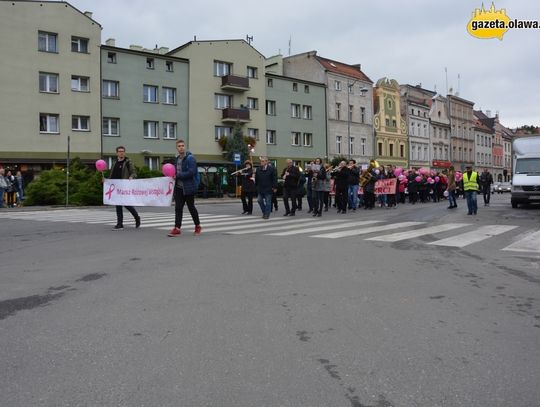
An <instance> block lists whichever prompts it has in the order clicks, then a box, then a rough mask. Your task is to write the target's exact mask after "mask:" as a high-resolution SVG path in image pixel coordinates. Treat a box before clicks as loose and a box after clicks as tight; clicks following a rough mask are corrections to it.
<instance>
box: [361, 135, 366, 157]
mask: <svg viewBox="0 0 540 407" xmlns="http://www.w3.org/2000/svg"><path fill="white" fill-rule="evenodd" d="M366 142H367V139H365V138H363V137H362V138H361V139H360V149H361V151H362V153H361V154H362V155H366Z"/></svg>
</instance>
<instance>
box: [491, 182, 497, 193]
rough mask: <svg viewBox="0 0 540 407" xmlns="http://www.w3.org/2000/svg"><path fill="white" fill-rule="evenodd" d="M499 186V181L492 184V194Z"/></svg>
mask: <svg viewBox="0 0 540 407" xmlns="http://www.w3.org/2000/svg"><path fill="white" fill-rule="evenodd" d="M498 186H499V184H497V183H493V184H491V187H490V189H491V193H492V194H494V193H495V191H496V190H497V187H498Z"/></svg>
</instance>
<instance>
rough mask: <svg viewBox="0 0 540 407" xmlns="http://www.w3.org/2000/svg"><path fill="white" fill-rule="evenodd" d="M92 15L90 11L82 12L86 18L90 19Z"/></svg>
mask: <svg viewBox="0 0 540 407" xmlns="http://www.w3.org/2000/svg"><path fill="white" fill-rule="evenodd" d="M93 14H94V13H92V12H91V11H85V12H84V15H85V16H86V17H88V18H92V15H93Z"/></svg>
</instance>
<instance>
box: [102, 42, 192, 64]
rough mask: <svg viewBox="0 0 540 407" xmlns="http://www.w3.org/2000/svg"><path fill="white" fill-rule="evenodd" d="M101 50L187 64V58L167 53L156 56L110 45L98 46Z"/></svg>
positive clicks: (155, 53) (154, 53)
mask: <svg viewBox="0 0 540 407" xmlns="http://www.w3.org/2000/svg"><path fill="white" fill-rule="evenodd" d="M100 48H101V49H104V50H109V51H118V52H124V53H126V54H136V55H144V56H149V57H152V58H158V59H170V60H172V61H181V62H188V63H189V59H187V58H180V57H175V56H172V55H168V54H167V53H165V54H158V53H157V52H151V51H139V50H137V49H131V48H121V47H113V46H110V45H105V44H102V45H101V46H100Z"/></svg>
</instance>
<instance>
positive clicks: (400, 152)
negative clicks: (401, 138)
mask: <svg viewBox="0 0 540 407" xmlns="http://www.w3.org/2000/svg"><path fill="white" fill-rule="evenodd" d="M399 156H400V157H405V146H404V145H403V144H400V145H399Z"/></svg>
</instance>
